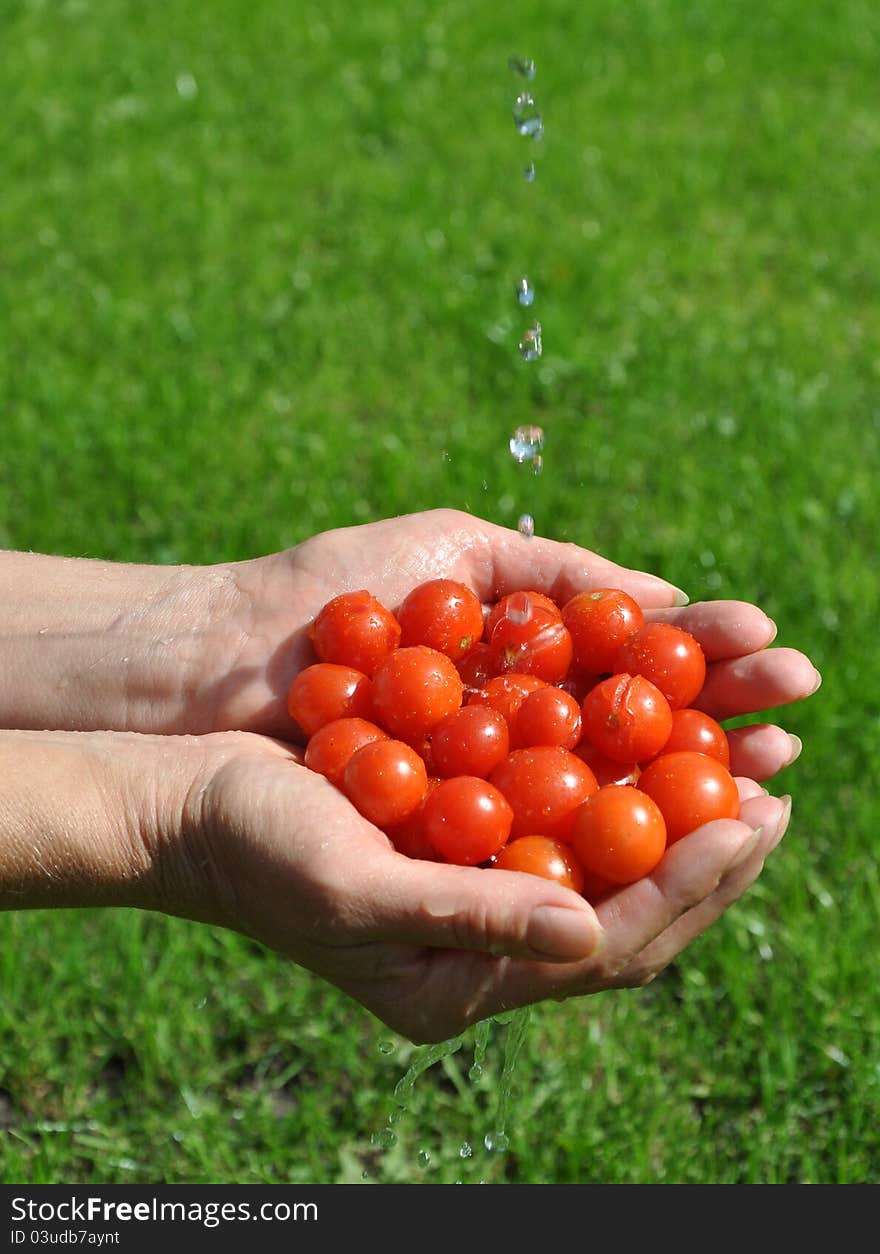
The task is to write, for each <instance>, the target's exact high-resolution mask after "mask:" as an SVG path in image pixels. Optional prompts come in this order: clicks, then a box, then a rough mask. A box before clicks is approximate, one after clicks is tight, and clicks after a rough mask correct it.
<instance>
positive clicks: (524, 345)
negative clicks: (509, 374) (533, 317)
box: [519, 322, 544, 361]
mask: <svg viewBox="0 0 880 1254" xmlns="http://www.w3.org/2000/svg"><path fill="white" fill-rule="evenodd" d="M543 351H544V344H543V341H542V337H541V324H540V322H536V323H535V324H534V326H531V327H529V328H528V329H527V330H525V331H524V332H523V337H522V339H521V340H520V342H519V354H520V357H522V359H523V361H537V360H538V358H539V357H540V356H541V354H542V353H543Z"/></svg>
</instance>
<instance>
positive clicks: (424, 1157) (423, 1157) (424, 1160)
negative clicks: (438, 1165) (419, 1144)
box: [416, 1150, 431, 1167]
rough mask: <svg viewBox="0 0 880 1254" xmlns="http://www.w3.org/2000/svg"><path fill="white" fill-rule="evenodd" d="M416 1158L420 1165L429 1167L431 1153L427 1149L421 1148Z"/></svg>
mask: <svg viewBox="0 0 880 1254" xmlns="http://www.w3.org/2000/svg"><path fill="white" fill-rule="evenodd" d="M416 1158H417V1160H418V1164H419V1166H420V1167H427V1165H428V1163H429V1162H430V1161H431V1155H430V1154H429V1153H428V1151H427V1150H419V1152H418V1154H417V1155H416Z"/></svg>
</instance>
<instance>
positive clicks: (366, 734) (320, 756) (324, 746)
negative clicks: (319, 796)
mask: <svg viewBox="0 0 880 1254" xmlns="http://www.w3.org/2000/svg"><path fill="white" fill-rule="evenodd" d="M386 738H387V737H386V733H385V732H383V731H382V728H381V727H377V726H376V724H375V723H371V722H369V721H368V720H367V719H363V718H336V719H334V720H333V722H332V723H325V724H324V726H323V727H319V728H318V730H317V731H316V732H315V734H314V735H313V736H311V737H310V738H309V743H308V744H307V745H306V752H305V758H304V761H305V764H306V766H307V767H308V768H309V770H310V771H317V772H318V774H319V775H324V776H326V778H327V779H329V780H330V783H331V784H335V785H336V787H337V788H342V780H343V776H344V775H345V768H346V766H348V763H349V760H350V759H351V758H352V757H353V756H354V754H355V753H357V751H358V749H362V748H363V746H364V745H369V744H372V743H373V741H374V740H385V739H386Z"/></svg>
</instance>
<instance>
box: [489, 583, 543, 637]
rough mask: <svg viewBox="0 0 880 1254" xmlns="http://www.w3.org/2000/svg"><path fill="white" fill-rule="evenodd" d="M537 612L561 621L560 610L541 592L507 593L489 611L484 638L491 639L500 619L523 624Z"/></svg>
mask: <svg viewBox="0 0 880 1254" xmlns="http://www.w3.org/2000/svg"><path fill="white" fill-rule="evenodd" d="M537 610H542V611H543V612H544V613H546V614H549V616H550V617H551V618H558V619H560V620H561V619H562V610H560V608H559V606H558V605H557V604H556V602H555V601H553V600H551V599H550V597H548V596H545V595H544V593H543V592H508V594H507V596H503V597H502V598H501V600H500V601H496V602H495V604H494V605H493V606H492V608H491V610H490V611H489V617H488V618H487V619H486V629H485V634H484V638H485V639H486V640H491V639H492V632H493V631H494V630H495V628H496V627H497V625H498V623H499V622H500V621H501V619H502V618H512V619H513V621H514V622H517V623H525V622H528V620H529V619H530V618H531V617H532V615H533V614H534V613H535V612H536V611H537Z"/></svg>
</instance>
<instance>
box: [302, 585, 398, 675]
mask: <svg viewBox="0 0 880 1254" xmlns="http://www.w3.org/2000/svg"><path fill="white" fill-rule="evenodd" d="M309 635H310V637H311V641H312V645H313V647H314V650H315V652H316V653H317V655H318V659H319V660H320V661H321V662H336V663H338V664H339V665H340V666H353V667H354V669H355V670H359V671H363V672H364V674H365V675H372V674H373V673H374V671H375V670H376V668H377V667H378V666H379V664H380V663H381V662H382V661H383V659H384V658H386V657H387V656H388V654H389V653H391V652H392V650H393V649H396V648H397V646H398V644H399V642H400V624H399V623H398V621H397V619H396V618H395V617H394V615H393V614H392V613H391V611H390V610H389V609H386V607H385V606H384V605H383V604H382V603H381V601H378V600H377V599H376V597H374V596H373V595H372V594H371V593H369V592H367V591H365V590H363V589H361V590H360V591H358V592H343V593H340V595H339V596H337V597H334V598H333V600H332V601H328V602H327V604H326V605H325V606H324V607H323V609H322V610H321V612H320V613H319V614H318V616H317V618H316V619H315V620H314V622H313V623H312V625H311V628H310V630H309Z"/></svg>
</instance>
